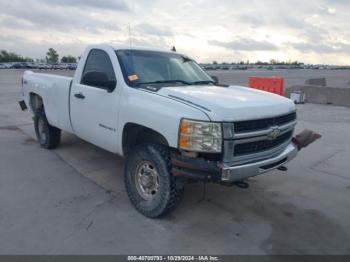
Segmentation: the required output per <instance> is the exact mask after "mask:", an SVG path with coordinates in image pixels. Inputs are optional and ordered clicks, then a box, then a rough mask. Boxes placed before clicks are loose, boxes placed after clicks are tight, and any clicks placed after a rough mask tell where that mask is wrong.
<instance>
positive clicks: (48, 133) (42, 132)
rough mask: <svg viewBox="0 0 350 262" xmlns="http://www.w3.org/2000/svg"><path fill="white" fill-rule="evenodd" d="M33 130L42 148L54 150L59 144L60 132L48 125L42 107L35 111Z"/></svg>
mask: <svg viewBox="0 0 350 262" xmlns="http://www.w3.org/2000/svg"><path fill="white" fill-rule="evenodd" d="M34 129H35V134H36V137H37V139H38V141H39V144H40V146H41V147H42V148H46V149H54V148H56V147H57V146H58V145H59V144H60V142H61V130H60V129H58V128H57V127H54V126H51V125H50V124H49V122H48V121H47V118H46V115H45V110H44V108H43V107H41V108H39V109H37V110H36V112H35V115H34Z"/></svg>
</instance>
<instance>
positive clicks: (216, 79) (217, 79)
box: [210, 76, 219, 84]
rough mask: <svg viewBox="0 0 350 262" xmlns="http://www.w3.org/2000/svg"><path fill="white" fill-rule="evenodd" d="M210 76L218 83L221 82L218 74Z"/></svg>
mask: <svg viewBox="0 0 350 262" xmlns="http://www.w3.org/2000/svg"><path fill="white" fill-rule="evenodd" d="M210 77H211V78H212V79H213V80H214V81H215V83H216V84H218V83H219V78H218V77H217V76H210Z"/></svg>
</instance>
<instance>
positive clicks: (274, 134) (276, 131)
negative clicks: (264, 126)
mask: <svg viewBox="0 0 350 262" xmlns="http://www.w3.org/2000/svg"><path fill="white" fill-rule="evenodd" d="M271 129H272V130H271V132H270V133H268V134H267V138H268V139H269V140H275V139H276V138H277V137H279V135H280V134H281V130H280V129H279V128H278V127H277V126H276V127H272V128H271Z"/></svg>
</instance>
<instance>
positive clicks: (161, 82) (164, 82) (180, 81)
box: [137, 80, 191, 85]
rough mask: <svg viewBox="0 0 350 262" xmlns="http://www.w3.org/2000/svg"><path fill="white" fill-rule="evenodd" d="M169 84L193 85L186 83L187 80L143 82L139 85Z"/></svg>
mask: <svg viewBox="0 0 350 262" xmlns="http://www.w3.org/2000/svg"><path fill="white" fill-rule="evenodd" d="M168 83H182V84H185V85H191V83H189V82H186V81H185V80H158V81H152V82H141V83H137V84H138V85H148V84H168Z"/></svg>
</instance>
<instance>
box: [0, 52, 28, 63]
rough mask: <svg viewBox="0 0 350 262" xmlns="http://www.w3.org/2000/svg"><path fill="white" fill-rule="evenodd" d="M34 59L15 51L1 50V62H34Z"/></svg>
mask: <svg viewBox="0 0 350 262" xmlns="http://www.w3.org/2000/svg"><path fill="white" fill-rule="evenodd" d="M32 61H33V59H31V58H29V57H23V56H21V55H18V54H16V53H13V52H7V51H5V50H1V52H0V62H4V63H7V62H32Z"/></svg>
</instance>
